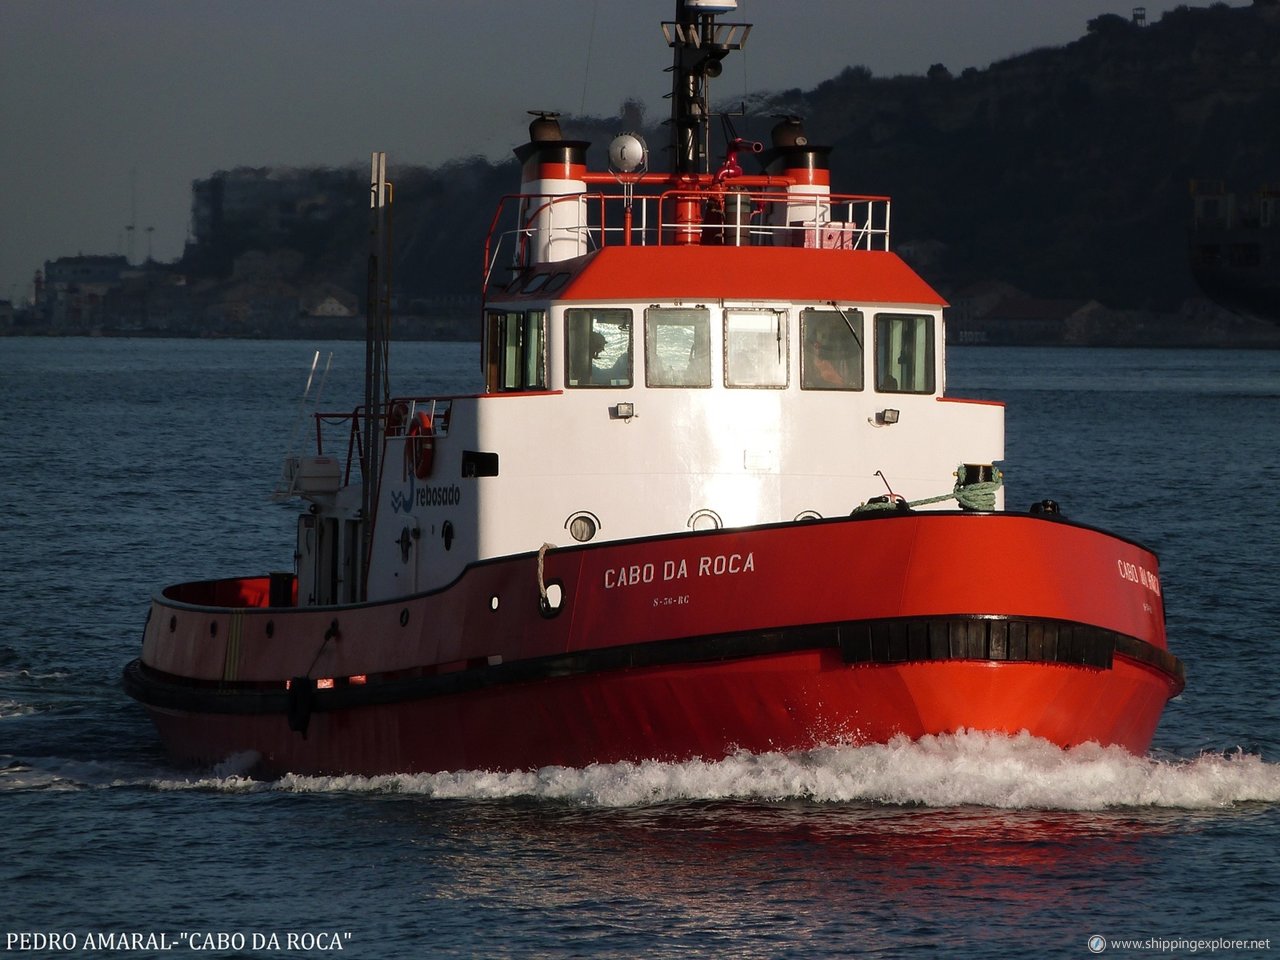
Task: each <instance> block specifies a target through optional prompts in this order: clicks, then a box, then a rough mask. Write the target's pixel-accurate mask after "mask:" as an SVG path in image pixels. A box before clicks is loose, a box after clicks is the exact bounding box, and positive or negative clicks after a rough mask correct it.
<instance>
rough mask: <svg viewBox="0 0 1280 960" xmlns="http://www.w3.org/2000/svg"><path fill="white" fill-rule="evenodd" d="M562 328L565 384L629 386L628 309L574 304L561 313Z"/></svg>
mask: <svg viewBox="0 0 1280 960" xmlns="http://www.w3.org/2000/svg"><path fill="white" fill-rule="evenodd" d="M564 327H565V371H566V376H565V384H566V386H570V387H629V386H631V378H632V369H633V366H634V365H633V363H632V340H631V311H630V310H626V309H620V308H601V309H582V308H576V307H575V308H572V309H569V310H566V311H565V312H564Z"/></svg>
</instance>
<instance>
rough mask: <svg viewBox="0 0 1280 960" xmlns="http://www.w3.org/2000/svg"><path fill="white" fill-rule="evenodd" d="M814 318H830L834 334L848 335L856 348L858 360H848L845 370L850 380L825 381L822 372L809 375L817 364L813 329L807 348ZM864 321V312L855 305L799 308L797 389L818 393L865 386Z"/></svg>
mask: <svg viewBox="0 0 1280 960" xmlns="http://www.w3.org/2000/svg"><path fill="white" fill-rule="evenodd" d="M815 317H823V318H827V317H830V318H832V319H831V323H832V326H834V327H835V328H836V334H835V335H836V336H840V335H841V332H842V331H843V333H844V334H846V335H851V336H852V339H853V342H854V344H855V345H856V349H857V357H856V359H857V363H856V364H853V363H850V364H849V366H848V368H847V370H848V372H849V373H850V374H852V375H853V379H852V382H846V383H834V382H827V381H824V380H823V379H822V375H821V374H820V373H817V372H813V373H812V374H811V367H812V366H813V365H814V364H815V363H816V359H817V351H818V347H819V344H818V341H819V339H820V338H819V335H818V333H817V332H813V337H812V339H813V341H814V342H813V344H812V346H813V350H812V351H811V350H810V346H811V343H810V339H811V338H810V333H811V331H812V327H813V326H814V323H813V320H814V318H815ZM850 321H853V324H854V326H853V329H852V330H851V329H850V327H849V323H850ZM811 353H812V355H813V356H814V357H815V360H814V361H812V362H811V361H810V359H809V357H810V356H811ZM866 367H867V321H866V313H865V312H864V311H862V310H859V309H857V308H856V307H846V308H836V307H817V306H814V307H802V308H801V309H800V389H801V390H815V391H819V392H829V391H834V392H838V393H862V392H864V391H865V390H866V389H867V372H866Z"/></svg>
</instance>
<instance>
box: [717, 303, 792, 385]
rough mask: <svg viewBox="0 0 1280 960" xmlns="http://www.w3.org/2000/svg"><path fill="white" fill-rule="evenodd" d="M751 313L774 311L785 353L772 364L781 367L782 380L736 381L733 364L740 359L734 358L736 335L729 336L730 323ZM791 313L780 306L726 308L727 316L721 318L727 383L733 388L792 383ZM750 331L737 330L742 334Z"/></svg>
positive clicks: (725, 379) (769, 312) (724, 378)
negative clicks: (763, 381)
mask: <svg viewBox="0 0 1280 960" xmlns="http://www.w3.org/2000/svg"><path fill="white" fill-rule="evenodd" d="M749 314H772V315H773V318H774V321H775V323H776V324H777V327H776V329H777V331H778V333H779V334H780V336H779V335H775V336H776V340H777V342H779V343H781V344H783V353H782V356H781V357H780V358H779V360H778V361H777V362H776V364H771V366H772V368H773V369H774V370H780V371H781V373H782V382H781V383H776V382H772V383H746V382H734V375H735V374H734V367H735V366H736V365H737V362H736V361H735V360H734V357H733V354H734V351H733V347H734V343H733V340H734V338H733V337H731V335H730V330H729V325H730V323H731V322H732V320H733V319H734V318H737V317H744V316H747V315H749ZM790 321H791V314H790V311H788V310H785V309H781V308H779V307H725V308H724V316H723V317H722V319H721V324H720V329H721V333H722V335H723V357H722V358H721V359H722V360H723V362H724V377H723V380H724V385H725V387H726V388H727V389H730V390H786V389H787V388H788V387H790V386H791V322H790ZM746 332H750V331H738V333H739V334H741V333H746Z"/></svg>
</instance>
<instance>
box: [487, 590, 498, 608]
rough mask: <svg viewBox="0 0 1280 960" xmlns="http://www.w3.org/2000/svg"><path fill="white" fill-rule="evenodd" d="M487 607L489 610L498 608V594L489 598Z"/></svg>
mask: <svg viewBox="0 0 1280 960" xmlns="http://www.w3.org/2000/svg"><path fill="white" fill-rule="evenodd" d="M489 609H490V610H497V609H498V595H497V594H496V593H495V594H494V595H493V596H491V597H490V598H489Z"/></svg>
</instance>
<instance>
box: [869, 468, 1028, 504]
mask: <svg viewBox="0 0 1280 960" xmlns="http://www.w3.org/2000/svg"><path fill="white" fill-rule="evenodd" d="M967 473H968V471H967V470H966V468H965V466H964V465H963V464H961V465H960V466H959V467H957V468H956V472H955V476H956V485H955V488H954V489H953V490H952V491H951V492H950V493H943V494H939V495H938V496H936V497H925V498H924V499H923V500H911V501H907V500H905V499H903V498H902V497H899V496H897V495H896V494H894V495H890V496H888V497H883V498H879V499H876V500H869V501H867V502H866V503H864V504H862V505H860V506H857V507H854V508H853V513H870V512H872V511H876V510H910V509H912V508H913V507H923V506H925V505H926V504H930V503H942V502H943V501H945V500H955V501H956V502H957V503H958V504H960V507H961V509H963V510H994V509H995V506H996V491H997V490H999V489H1000V487H1001V486H1003V485H1004V474H1003V473H1001V472H1000V471H999V470H997V469H995V468H994V467H993V468H992V479H990V480H982V481H979V482H977V483H965V477H966V475H967Z"/></svg>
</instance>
